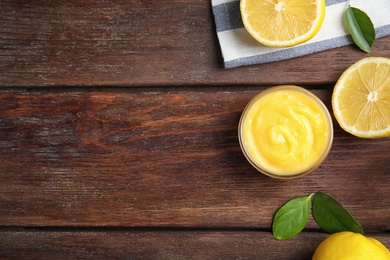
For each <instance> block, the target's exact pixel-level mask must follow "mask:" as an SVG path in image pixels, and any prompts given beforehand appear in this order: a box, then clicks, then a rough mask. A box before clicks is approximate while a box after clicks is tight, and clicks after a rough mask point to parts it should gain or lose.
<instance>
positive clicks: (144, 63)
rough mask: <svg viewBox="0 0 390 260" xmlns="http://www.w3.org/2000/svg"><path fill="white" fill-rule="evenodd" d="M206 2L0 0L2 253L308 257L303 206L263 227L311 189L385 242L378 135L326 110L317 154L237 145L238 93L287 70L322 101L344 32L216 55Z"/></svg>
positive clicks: (278, 79)
mask: <svg viewBox="0 0 390 260" xmlns="http://www.w3.org/2000/svg"><path fill="white" fill-rule="evenodd" d="M214 26H215V25H214V20H213V16H212V12H211V3H210V1H209V0H172V1H169V2H162V1H157V0H149V1H135V0H134V1H133V0H131V1H125V0H117V1H114V0H107V1H103V0H101V1H93V0H85V1H79V0H56V1H43V0H36V1H28V0H1V1H0V57H1V58H0V258H10V259H53V258H55V259H75V258H79V259H84V258H91V259H254V258H257V259H310V257H311V255H312V254H313V252H314V250H315V248H316V246H317V245H318V244H319V243H320V242H321V241H322V240H323V239H324V238H325V237H327V236H328V234H326V233H325V232H323V231H321V230H320V229H319V227H318V226H317V224H316V223H315V221H314V220H313V219H312V217H310V219H309V222H308V226H307V228H305V230H304V231H303V232H302V233H301V234H299V235H298V236H296V237H295V238H292V239H289V240H286V241H276V240H274V239H273V237H272V234H271V223H272V218H273V215H274V213H275V211H276V210H277V209H278V208H279V207H280V206H282V205H283V204H284V203H285V202H287V201H288V200H290V199H292V198H294V197H297V196H305V195H308V194H310V193H313V192H316V191H324V192H326V193H328V194H330V195H331V196H333V197H335V198H337V199H338V200H339V201H340V202H341V203H342V204H343V205H344V206H345V207H346V208H347V209H348V210H349V211H350V212H351V214H352V215H353V216H354V217H355V218H356V219H357V220H358V221H359V222H360V223H361V224H362V226H363V228H364V229H365V231H366V234H367V235H369V236H372V237H375V238H377V239H379V240H381V241H382V242H383V243H384V244H385V245H386V246H387V247H389V248H390V233H389V232H390V205H389V201H390V192H389V184H390V164H389V159H390V153H389V152H390V149H389V147H390V139H389V138H387V139H386V138H385V139H377V140H366V139H359V138H357V137H353V136H351V135H349V134H347V133H346V132H344V131H343V130H341V129H340V127H339V126H338V124H337V122H334V131H335V138H334V144H333V147H332V150H331V152H330V154H329V156H328V158H327V159H326V160H325V162H324V163H323V164H322V165H321V166H320V167H319V168H318V170H316V171H315V172H314V173H312V174H310V175H308V176H306V177H303V178H300V179H295V180H289V181H282V180H276V179H271V178H269V177H266V176H263V175H261V174H259V173H258V172H256V170H255V169H254V168H253V167H252V166H251V165H250V164H249V163H248V162H247V161H246V159H245V158H244V156H243V154H242V152H241V150H240V147H239V144H238V138H237V125H238V120H239V117H240V115H241V112H242V110H243V108H244V106H245V105H246V104H247V102H248V101H249V100H250V99H251V98H252V97H253V96H254V95H255V94H256V93H258V92H260V91H261V90H264V89H266V88H268V87H270V86H274V85H279V84H298V85H301V86H303V87H305V88H308V89H310V90H311V91H312V92H313V93H315V94H316V95H318V96H319V97H320V98H321V99H322V100H323V101H324V102H325V103H326V105H327V106H328V108H329V109H330V110H331V106H330V98H331V94H332V89H333V86H334V84H335V82H336V80H337V79H338V77H339V76H340V75H341V73H342V72H343V71H344V70H345V69H346V68H347V67H348V66H350V65H351V64H352V63H354V62H355V61H357V60H359V59H361V58H363V57H367V56H384V57H390V48H389V46H390V37H386V38H382V39H379V40H377V41H376V43H375V45H374V48H373V50H372V53H371V54H365V53H363V52H362V51H360V50H358V49H357V48H356V47H355V46H348V47H343V48H337V49H334V50H330V51H325V52H321V53H317V54H313V55H308V56H305V57H302V58H296V59H291V60H287V61H282V62H275V63H269V64H263V65H257V66H247V67H240V68H236V69H224V68H223V66H222V58H221V53H220V49H219V45H218V40H217V37H216V33H215V28H214Z"/></svg>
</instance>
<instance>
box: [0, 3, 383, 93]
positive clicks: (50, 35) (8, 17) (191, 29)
mask: <svg viewBox="0 0 390 260" xmlns="http://www.w3.org/2000/svg"><path fill="white" fill-rule="evenodd" d="M0 35H1V36H0V57H1V58H0V87H11V86H12V87H41V86H52V87H59V86H89V87H93V86H107V87H110V86H126V87H137V86H183V85H191V86H208V85H221V86H222V85H233V86H234V85H273V84H282V83H283V84H288V83H291V84H311V85H318V84H329V83H331V84H333V83H334V82H335V81H336V80H337V79H338V77H339V76H340V75H341V73H342V72H343V71H344V70H345V69H346V68H347V67H348V66H350V65H351V64H352V63H354V62H355V61H357V60H359V59H361V58H363V57H366V56H367V54H366V53H364V52H362V51H360V50H359V49H358V48H357V47H355V46H348V47H342V48H336V49H333V50H330V51H325V52H321V53H317V54H312V55H308V56H305V57H302V58H296V59H292V60H288V61H284V62H275V63H269V64H263V65H256V66H248V67H242V68H236V69H231V70H226V69H223V66H222V55H221V53H220V48H219V43H218V40H217V37H216V33H215V24H214V20H213V15H212V11H211V3H210V1H209V0H173V1H170V2H169V4H161V1H156V0H149V1H138V0H137V1H135V0H131V1H127V0H126V1H125V0H115V1H114V0H110V1H97V0H86V1H78V0H57V1H50V2H48V1H43V0H37V1H28V0H2V1H1V2H0ZM389 44H390V38H389V37H386V38H382V39H379V40H377V41H376V42H375V45H374V48H373V50H372V52H371V54H370V55H372V56H384V57H390V49H389V48H388V46H389Z"/></svg>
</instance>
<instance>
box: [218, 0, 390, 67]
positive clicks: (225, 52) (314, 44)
mask: <svg viewBox="0 0 390 260" xmlns="http://www.w3.org/2000/svg"><path fill="white" fill-rule="evenodd" d="M302 1H305V0H302ZM211 3H212V8H213V13H214V18H215V24H216V30H217V35H218V40H219V44H220V47H221V50H222V56H223V59H224V66H225V68H234V67H239V66H243V65H253V64H260V63H266V62H274V61H280V60H286V59H291V58H294V57H299V56H303V55H307V54H310V53H315V52H320V51H324V50H328V49H332V48H336V47H341V46H346V45H349V44H353V41H352V38H351V36H350V35H349V33H348V29H347V28H346V25H345V22H344V17H343V15H344V12H345V10H346V9H347V7H348V1H347V0H326V6H327V7H326V8H327V9H326V15H325V19H324V23H323V25H322V27H321V29H320V31H319V32H318V33H317V35H316V36H314V37H313V38H312V39H311V40H309V41H307V42H306V43H303V44H300V45H298V46H294V47H289V48H274V47H267V46H263V45H261V44H259V43H258V42H257V41H256V40H254V39H253V38H252V36H250V34H249V33H248V32H247V31H246V30H245V28H244V26H243V24H242V20H241V14H240V1H239V0H211ZM350 4H351V6H353V7H356V8H359V9H361V10H363V11H364V12H366V13H367V14H368V16H370V18H371V20H372V22H373V23H374V26H375V29H376V37H377V38H381V37H384V36H387V35H390V0H353V1H350ZM373 48H375V43H374V47H373Z"/></svg>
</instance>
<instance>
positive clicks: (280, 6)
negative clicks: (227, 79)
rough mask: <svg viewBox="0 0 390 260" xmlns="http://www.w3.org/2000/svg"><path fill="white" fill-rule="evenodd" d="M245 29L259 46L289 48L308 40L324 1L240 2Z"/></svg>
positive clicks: (317, 26) (319, 20)
mask: <svg viewBox="0 0 390 260" xmlns="http://www.w3.org/2000/svg"><path fill="white" fill-rule="evenodd" d="M240 10H241V17H242V21H243V23H244V26H245V28H246V30H247V31H248V32H249V33H250V34H251V35H252V36H253V37H254V38H255V39H256V40H257V41H258V42H260V43H262V44H264V45H267V46H273V47H289V46H294V45H298V44H300V43H303V42H305V41H308V40H310V39H311V38H312V37H313V36H314V35H316V34H317V32H318V31H319V30H320V28H321V25H322V22H323V21H324V17H325V10H326V6H325V0H241V3H240Z"/></svg>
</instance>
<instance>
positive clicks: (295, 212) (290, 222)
mask: <svg viewBox="0 0 390 260" xmlns="http://www.w3.org/2000/svg"><path fill="white" fill-rule="evenodd" d="M312 196H313V195H309V196H306V197H300V198H295V199H292V200H290V201H289V202H287V203H286V204H285V205H284V206H282V207H281V208H280V209H279V210H278V211H277V212H276V214H275V217H274V221H273V224H272V232H273V236H274V238H276V239H278V240H283V239H288V238H291V237H293V236H295V235H297V234H298V233H299V232H301V231H302V229H303V228H304V227H305V225H306V223H307V220H308V219H309V215H310V206H311V197H312Z"/></svg>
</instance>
